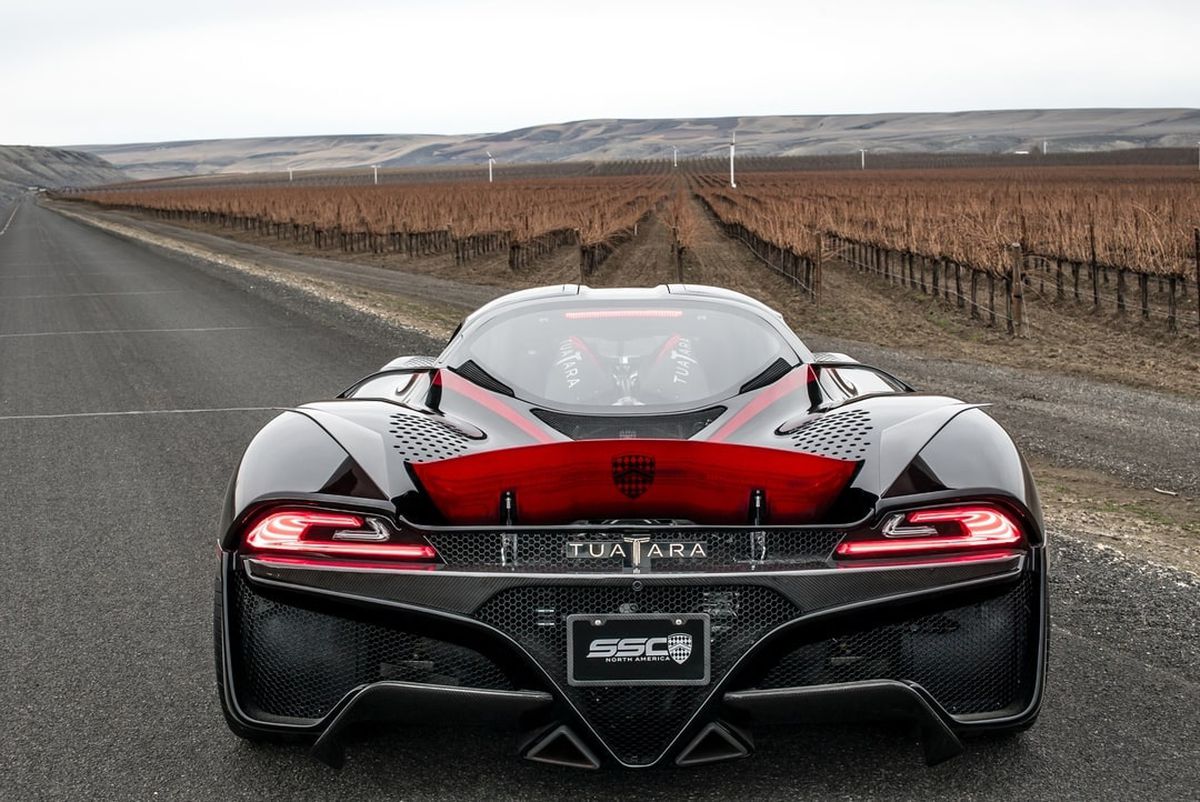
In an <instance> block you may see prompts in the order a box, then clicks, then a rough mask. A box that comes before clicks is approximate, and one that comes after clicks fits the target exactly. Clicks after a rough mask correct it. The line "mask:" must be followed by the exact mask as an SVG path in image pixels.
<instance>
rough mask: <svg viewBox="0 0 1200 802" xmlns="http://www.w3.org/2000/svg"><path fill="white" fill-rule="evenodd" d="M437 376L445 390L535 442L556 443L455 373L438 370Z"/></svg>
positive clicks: (490, 395) (504, 405) (486, 392)
mask: <svg viewBox="0 0 1200 802" xmlns="http://www.w3.org/2000/svg"><path fill="white" fill-rule="evenodd" d="M437 376H440V377H441V379H442V384H443V386H444V387H445V388H446V389H447V390H452V391H454V392H456V393H458V394H459V395H462V396H465V397H467V398H469V399H471V400H472V401H474V402H475V403H476V404H479V405H480V406H482V407H486V408H487V409H488V410H490V411H492V412H494V413H495V414H497V415H499V416H500V417H502V418H504V419H505V420H506V421H508V422H509V423H511V424H512V425H513V426H516V427H517V428H518V429H520V430H521V431H523V432H525V434H527V435H529V436H530V437H532V438H533V439H534V440H536V441H537V442H539V443H554V442H557V441H556V440H555V439H554V438H553V437H551V436H550V435H548V434H546V432H545V431H543V430H542V429H540V428H539V427H538V426H537V424H535V423H534V422H533V421H531V420H528V419H526V418H524V417H522V416H521V414H520V413H518V412H517V411H516V410H515V409H513V408H512V407H510V406H509V405H508V404H506V403H504V402H503V401H501V400H500V399H499V398H497V397H496V396H495V395H493V394H492V393H490V392H488V391H487V390H485V389H483V388H482V387H480V386H478V385H476V384H473V383H471V382H469V381H467V380H466V379H464V378H463V377H462V376H459V375H458V374H457V373H454V372H453V371H449V370H439V371H438V372H437Z"/></svg>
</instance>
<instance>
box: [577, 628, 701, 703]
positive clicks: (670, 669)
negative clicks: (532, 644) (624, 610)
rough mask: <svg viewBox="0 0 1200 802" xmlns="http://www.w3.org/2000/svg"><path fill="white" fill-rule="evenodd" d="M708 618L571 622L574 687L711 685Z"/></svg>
mask: <svg viewBox="0 0 1200 802" xmlns="http://www.w3.org/2000/svg"><path fill="white" fill-rule="evenodd" d="M708 633H709V620H708V615H707V614H703V613H688V614H680V615H667V614H653V615H625V614H611V615H572V616H568V617H567V682H568V683H570V684H571V685H707V684H708V640H709V637H708Z"/></svg>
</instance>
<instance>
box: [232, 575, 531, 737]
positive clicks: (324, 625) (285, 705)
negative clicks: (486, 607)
mask: <svg viewBox="0 0 1200 802" xmlns="http://www.w3.org/2000/svg"><path fill="white" fill-rule="evenodd" d="M231 596H232V599H233V605H234V610H233V616H232V619H231V620H232V621H233V629H234V632H233V635H234V638H233V642H234V643H235V644H237V648H238V653H237V667H238V676H239V680H238V685H237V687H238V691H239V694H238V695H239V699H240V700H241V701H242V704H243V705H244V706H246V707H248V708H249V709H250V710H252V711H253V712H255V713H260V714H261V713H266V714H269V715H273V716H282V717H286V718H301V719H317V718H321V717H322V716H324V715H325V714H326V713H328V712H329V711H330V710H331V709H332V708H333V706H334V705H335V704H337V702H338V701H339V700H341V698H342V697H343V696H345V695H346V693H348V692H349V691H351V690H353V689H354V688H355V687H357V686H359V685H363V684H366V683H369V682H378V681H380V680H402V681H407V682H424V683H431V684H437V685H457V686H463V687H470V688H487V689H493V690H511V689H512V687H513V686H512V683H511V682H510V681H509V680H508V679H507V677H506V676H505V674H504V672H502V671H501V670H500V668H499V667H498V666H496V664H495V663H493V662H492V661H491V660H489V659H488V658H486V657H484V656H483V655H481V654H479V653H478V652H475V651H473V650H471V649H468V648H466V647H463V646H458V645H456V644H452V643H446V642H445V641H439V640H434V639H432V638H427V637H423V636H420V635H413V634H410V633H407V632H403V631H400V630H396V629H392V628H389V627H384V626H380V625H377V624H369V623H364V622H361V621H354V620H351V619H346V618H341V617H339V616H335V615H328V614H325V613H317V612H312V611H310V610H305V609H302V608H298V607H292V606H290V605H285V604H279V603H277V602H274V601H272V600H270V599H267V598H266V597H264V596H260V595H258V594H257V593H255V592H254V590H253V589H252V588H251V587H250V585H249V583H248V582H246V580H245V579H244V578H242V577H241V576H240V575H235V578H234V581H233V593H232V594H231Z"/></svg>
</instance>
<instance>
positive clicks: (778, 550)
mask: <svg viewBox="0 0 1200 802" xmlns="http://www.w3.org/2000/svg"><path fill="white" fill-rule="evenodd" d="M425 534H426V537H427V538H428V540H429V542H430V543H432V544H433V546H434V547H435V548H436V549H437V550H438V554H440V555H441V557H442V559H443V560H445V561H446V563H447V564H448V565H451V566H453V567H454V568H455V569H460V570H461V569H466V568H472V567H477V568H486V567H492V568H494V567H496V566H499V565H501V558H500V554H501V551H502V550H506V552H507V557H506V560H505V563H504V564H506V565H510V566H514V567H516V568H520V569H522V570H527V571H546V572H571V573H574V572H589V571H591V572H595V571H620V570H621V569H622V567H623V565H624V560H623V558H622V557H621V556H619V555H618V556H615V557H607V558H590V559H580V558H570V557H568V556H567V555H568V554H569V553H570V550H569V549H568V544H569V543H573V542H574V543H600V542H618V543H620V542H622V541H621V538H622V537H623V536H624V535H626V534H629V535H638V536H642V537H644V536H646V535H650V537H651V538H652V540H654V541H656V542H657V541H670V540H674V541H685V542H698V543H703V544H704V545H705V551H706V553H707V555H708V556H707V558H705V559H693V558H682V559H681V558H669V557H659V558H655V559H654V560H653V563H652V566H651V570H653V571H659V572H661V571H717V570H721V569H722V568H728V567H730V566H737V565H741V564H746V563H748V562H750V561H751V560H756V561H757V562H759V563H760V564H762V565H765V566H766V565H769V566H770V567H772V568H776V569H778V568H784V567H796V568H804V567H812V566H817V565H822V564H824V563H826V561H827V560H828V559H829V557H830V555H832V554H833V550H834V548H835V547H836V546H837V544H838V542H839V541H840V540H841V539H842V536H843V533H842V532H840V531H837V530H807V529H787V530H769V529H767V530H759V531H757V532H752V531H748V530H740V531H721V530H708V531H705V530H694V529H680V530H678V531H670V530H663V531H659V532H647V531H641V532H628V531H626V532H622V531H616V532H603V531H601V532H578V531H575V532H564V531H558V532H554V531H522V530H518V529H513V530H510V531H500V530H485V531H449V530H446V531H436V532H426V533H425ZM627 550H628V547H627ZM579 552H580V553H584V554H586V552H587V550H586V548H582V549H580V550H579ZM673 612H680V611H678V610H675V611H673Z"/></svg>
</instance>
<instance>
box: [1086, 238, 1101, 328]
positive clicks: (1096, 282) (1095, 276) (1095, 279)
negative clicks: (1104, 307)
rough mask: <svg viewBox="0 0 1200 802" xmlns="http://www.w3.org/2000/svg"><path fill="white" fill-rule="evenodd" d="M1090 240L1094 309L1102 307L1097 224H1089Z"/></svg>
mask: <svg viewBox="0 0 1200 802" xmlns="http://www.w3.org/2000/svg"><path fill="white" fill-rule="evenodd" d="M1088 241H1089V243H1090V244H1091V259H1092V261H1091V262H1090V266H1091V271H1092V309H1099V308H1100V273H1099V270H1098V269H1097V265H1096V224H1095V223H1092V224H1090V225H1089V226H1088Z"/></svg>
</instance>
